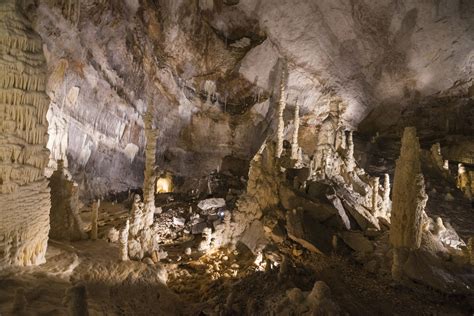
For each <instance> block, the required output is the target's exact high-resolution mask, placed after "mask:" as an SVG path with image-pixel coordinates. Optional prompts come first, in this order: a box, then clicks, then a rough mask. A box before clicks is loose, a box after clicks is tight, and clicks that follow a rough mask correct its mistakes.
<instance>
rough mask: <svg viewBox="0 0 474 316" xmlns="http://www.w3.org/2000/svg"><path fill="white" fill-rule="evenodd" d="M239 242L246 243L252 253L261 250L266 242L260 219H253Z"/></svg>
mask: <svg viewBox="0 0 474 316" xmlns="http://www.w3.org/2000/svg"><path fill="white" fill-rule="evenodd" d="M240 242H241V243H243V244H244V245H246V246H247V248H249V249H250V251H251V252H252V253H254V254H258V253H259V252H261V251H262V249H263V248H265V246H266V245H267V244H268V240H267V238H266V237H265V231H264V227H263V225H262V223H261V221H253V222H252V223H251V224H250V225H249V227H248V228H247V229H246V230H245V232H244V233H243V235H242V237H241V238H240Z"/></svg>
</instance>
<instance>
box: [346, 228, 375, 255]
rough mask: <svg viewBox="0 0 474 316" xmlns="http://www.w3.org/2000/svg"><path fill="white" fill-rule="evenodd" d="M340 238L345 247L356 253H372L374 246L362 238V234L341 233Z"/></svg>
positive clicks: (352, 232)
mask: <svg viewBox="0 0 474 316" xmlns="http://www.w3.org/2000/svg"><path fill="white" fill-rule="evenodd" d="M341 238H342V240H344V242H345V243H346V245H348V246H349V247H350V248H352V249H353V250H355V251H357V252H373V251H374V245H373V244H372V242H371V241H370V240H369V239H367V237H365V236H364V234H363V233H362V232H355V231H348V232H342V233H341Z"/></svg>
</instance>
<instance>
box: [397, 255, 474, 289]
mask: <svg viewBox="0 0 474 316" xmlns="http://www.w3.org/2000/svg"><path fill="white" fill-rule="evenodd" d="M402 269H403V273H404V275H405V276H407V277H408V278H410V279H411V280H414V281H417V282H420V283H423V284H426V285H428V286H430V287H432V288H434V289H436V290H438V291H441V292H443V293H447V294H472V290H471V287H472V286H473V284H472V280H470V281H469V280H468V279H464V280H463V279H461V278H460V277H459V276H462V275H467V272H466V271H464V272H463V271H460V269H459V268H457V267H455V266H454V265H453V264H449V263H445V262H443V260H442V259H441V258H439V257H437V256H436V255H435V254H433V253H431V252H429V251H425V250H421V249H417V250H413V251H411V252H410V253H409V254H408V258H407V259H406V261H405V263H404V265H403V267H402ZM450 270H453V272H454V273H453V272H451V271H450ZM456 270H457V272H455V271H456Z"/></svg>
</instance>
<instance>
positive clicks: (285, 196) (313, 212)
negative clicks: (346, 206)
mask: <svg viewBox="0 0 474 316" xmlns="http://www.w3.org/2000/svg"><path fill="white" fill-rule="evenodd" d="M280 201H281V204H282V205H283V207H284V208H285V209H287V210H293V209H296V208H298V207H301V208H302V209H304V210H305V211H307V213H308V214H309V215H310V216H311V217H313V218H314V219H315V220H316V221H318V222H324V221H325V220H327V219H329V218H330V217H331V216H333V215H335V214H338V210H337V209H336V208H335V207H334V206H333V205H331V204H330V203H321V202H316V201H312V200H310V199H309V198H308V197H305V196H304V195H303V194H301V193H299V192H295V191H293V190H292V189H290V188H289V187H287V186H281V187H280Z"/></svg>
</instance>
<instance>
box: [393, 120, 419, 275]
mask: <svg viewBox="0 0 474 316" xmlns="http://www.w3.org/2000/svg"><path fill="white" fill-rule="evenodd" d="M392 200H393V206H392V214H391V227H390V242H391V244H392V246H393V250H394V252H393V265H392V277H393V278H394V279H395V280H400V279H401V278H402V276H403V265H404V264H405V262H406V260H407V259H408V255H409V254H410V252H411V251H412V250H415V249H418V248H419V247H420V245H421V235H422V225H423V213H424V209H425V206H426V202H427V200H428V196H427V195H426V193H425V184H424V178H423V174H422V173H421V166H420V143H419V141H418V138H417V137H416V129H415V128H414V127H407V128H405V131H404V133H403V138H402V147H401V150H400V158H399V159H398V160H397V163H396V168H395V178H394V185H393V198H392Z"/></svg>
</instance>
